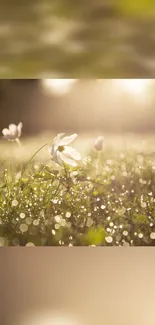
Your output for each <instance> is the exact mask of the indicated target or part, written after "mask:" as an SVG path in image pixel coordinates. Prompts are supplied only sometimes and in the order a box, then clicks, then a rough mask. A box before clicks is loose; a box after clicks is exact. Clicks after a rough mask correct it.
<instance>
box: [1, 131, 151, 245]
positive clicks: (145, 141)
mask: <svg viewBox="0 0 155 325" xmlns="http://www.w3.org/2000/svg"><path fill="white" fill-rule="evenodd" d="M95 137H96V135H91V136H90V135H89V136H87V135H85V136H84V135H79V137H78V138H77V140H76V141H75V143H74V144H73V147H75V148H76V149H77V150H78V151H79V152H80V153H81V155H82V160H81V162H80V163H79V164H78V166H77V167H69V166H68V165H64V166H63V167H59V166H58V165H57V164H56V163H55V162H53V161H52V160H51V159H50V157H49V154H48V146H45V147H44V148H43V149H42V150H40V151H39V152H38V153H37V154H36V155H35V156H34V157H33V159H32V160H31V161H30V159H31V157H32V156H33V155H34V153H35V152H37V150H38V149H39V148H41V147H42V146H43V145H44V144H46V143H49V144H52V139H53V136H52V135H49V134H43V135H40V136H38V137H34V138H25V139H24V138H23V139H21V142H22V147H21V148H20V147H18V146H17V144H16V143H10V142H6V141H5V140H2V141H1V142H0V244H1V246H3V245H6V246H7V245H9V246H18V245H20V246H33V245H35V246H45V245H46V246H50V245H65V246H66V245H67V246H78V245H86V246H98V245H99V246H100V245H102V246H129V245H130V246H147V245H148V246H151V245H152V246H154V243H155V141H154V140H155V136H154V135H151V136H146V135H139V136H135V135H132V134H131V135H126V136H118V135H116V136H115V135H113V136H109V135H107V136H106V135H105V139H104V148H103V151H102V152H96V151H95V150H94V148H93V144H94V139H95Z"/></svg>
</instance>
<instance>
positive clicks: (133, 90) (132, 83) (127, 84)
mask: <svg viewBox="0 0 155 325" xmlns="http://www.w3.org/2000/svg"><path fill="white" fill-rule="evenodd" d="M112 81H113V83H114V85H115V86H117V87H119V88H120V91H122V90H124V91H125V92H127V93H129V94H131V95H138V96H143V95H146V93H147V92H148V89H149V86H150V85H151V82H152V80H151V79H112Z"/></svg>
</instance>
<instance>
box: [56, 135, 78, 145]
mask: <svg viewBox="0 0 155 325" xmlns="http://www.w3.org/2000/svg"><path fill="white" fill-rule="evenodd" d="M77 136H78V135H77V134H76V133H74V134H72V135H70V136H68V137H64V138H63V139H62V140H60V142H59V145H60V146H66V145H68V144H70V143H71V142H73V141H74V140H75V139H76V138H77Z"/></svg>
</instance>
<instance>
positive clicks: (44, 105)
mask: <svg viewBox="0 0 155 325" xmlns="http://www.w3.org/2000/svg"><path fill="white" fill-rule="evenodd" d="M104 81H105V82H107V80H106V79H105V80H104ZM104 81H103V84H102V85H101V84H100V83H97V82H96V81H95V80H93V79H92V80H80V81H79V82H77V84H75V85H74V87H73V88H72V89H71V91H70V92H69V93H68V94H66V95H64V96H62V97H56V96H55V95H53V94H52V93H51V94H47V93H46V92H44V88H43V87H42V84H41V82H40V80H35V79H30V80H29V79H26V80H24V79H23V80H20V79H18V80H11V79H10V80H0V113H1V114H0V116H1V119H0V130H1V129H2V128H4V127H7V126H8V124H9V123H19V122H20V121H22V122H23V123H24V134H25V135H26V134H33V133H34V134H35V133H37V132H44V131H45V132H46V131H51V132H54V133H55V132H98V133H106V132H114V133H115V132H119V133H123V132H142V133H143V132H154V131H155V81H154V82H153V84H152V87H151V90H150V104H149V105H147V103H146V102H145V100H144V101H143V100H142V101H140V102H139V103H138V102H137V101H134V100H133V96H132V95H131V94H130V95H128V97H126V95H124V96H123V95H121V100H117V96H115V93H114V92H113V91H112V90H111V89H110V90H109V91H107V88H106V87H104ZM139 96H140V95H139Z"/></svg>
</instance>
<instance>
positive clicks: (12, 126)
mask: <svg viewBox="0 0 155 325" xmlns="http://www.w3.org/2000/svg"><path fill="white" fill-rule="evenodd" d="M9 131H10V132H11V133H12V134H16V133H18V130H17V126H16V125H15V124H10V125H9Z"/></svg>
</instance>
